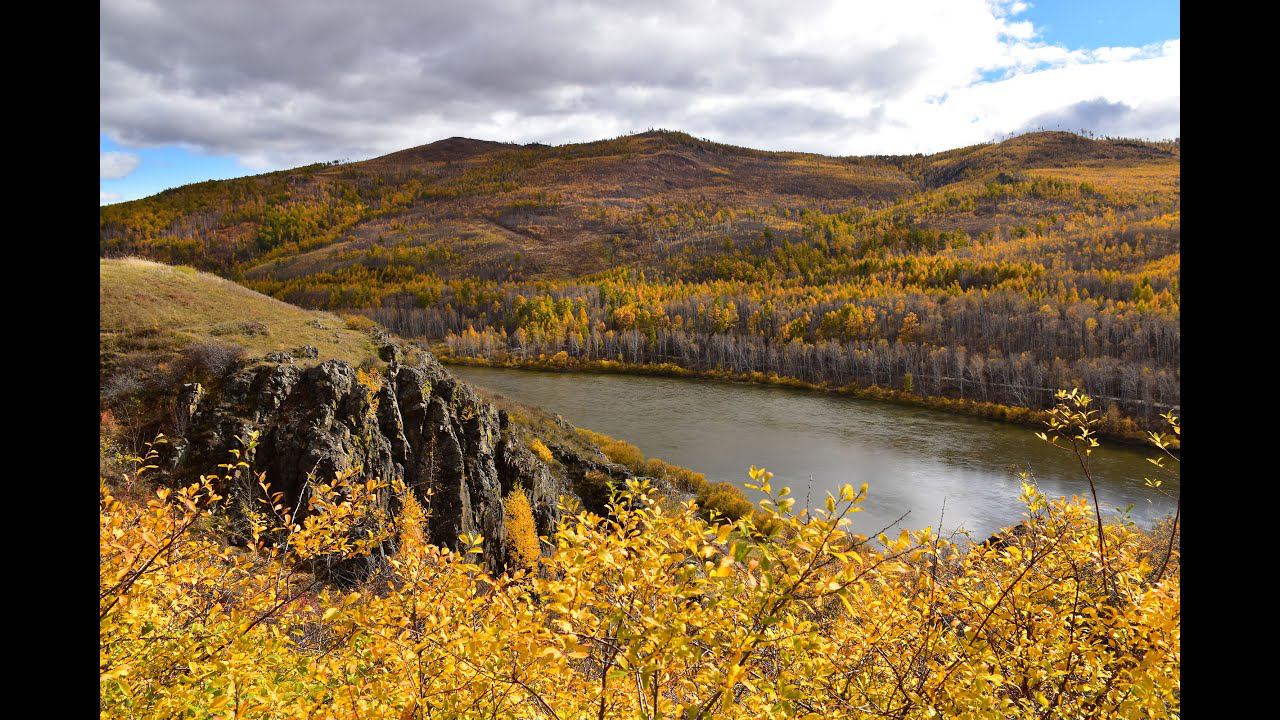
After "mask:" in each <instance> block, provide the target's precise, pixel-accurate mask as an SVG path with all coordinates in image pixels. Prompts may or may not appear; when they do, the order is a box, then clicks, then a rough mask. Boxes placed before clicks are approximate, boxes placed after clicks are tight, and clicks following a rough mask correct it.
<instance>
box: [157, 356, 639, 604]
mask: <svg viewBox="0 0 1280 720" xmlns="http://www.w3.org/2000/svg"><path fill="white" fill-rule="evenodd" d="M380 381H381V386H380V387H379V388H378V389H377V390H376V391H375V392H370V390H369V389H368V388H367V387H366V386H365V385H364V384H362V383H360V382H358V381H357V380H356V371H355V369H354V368H352V367H351V366H350V365H349V364H347V363H345V362H342V361H339V360H326V361H324V362H322V363H320V364H318V365H316V366H315V367H311V368H305V369H304V368H301V367H299V366H297V365H293V364H276V365H258V366H255V367H249V368H244V369H241V370H238V371H235V372H232V373H231V374H230V375H229V376H227V377H225V378H223V379H222V381H221V382H219V383H218V384H217V389H216V390H213V391H210V392H209V393H208V394H207V397H205V398H204V399H203V400H202V401H200V403H199V405H200V410H199V411H198V412H196V413H194V414H193V417H192V421H191V423H190V427H189V428H188V430H187V433H186V437H185V438H184V439H183V441H184V444H185V447H186V449H185V451H184V452H183V453H182V457H181V459H180V462H177V463H175V468H174V471H173V473H172V480H173V481H174V482H182V481H188V482H189V481H190V480H192V479H194V478H195V477H196V476H198V475H199V474H201V473H206V474H207V473H212V472H216V471H217V467H218V465H219V464H221V463H225V462H227V459H228V451H229V450H230V449H232V448H238V447H241V443H243V441H244V440H245V439H246V438H247V437H248V435H249V433H250V432H251V431H255V430H256V431H258V433H259V439H258V446H257V449H256V451H255V453H254V455H253V457H252V461H251V464H252V470H253V473H254V474H256V473H259V472H264V473H266V480H267V482H268V483H269V485H270V488H271V491H272V492H279V493H281V494H282V496H283V502H284V503H285V504H286V505H287V506H289V507H303V508H305V504H306V493H307V487H308V483H309V479H310V478H329V477H332V476H333V475H334V474H336V473H338V472H341V471H344V470H349V469H355V470H356V478H358V479H362V480H363V479H369V478H378V479H383V480H389V479H393V478H402V479H403V480H404V481H405V484H406V486H407V487H408V488H409V489H410V490H411V491H412V492H413V493H414V494H415V496H416V497H417V498H418V500H419V501H420V502H421V503H422V504H423V506H424V508H427V509H429V510H430V513H429V515H428V518H427V521H426V523H427V528H426V530H427V536H428V537H429V538H430V540H431V542H433V543H436V544H438V545H441V546H446V547H451V548H454V549H458V548H460V547H461V538H462V536H463V535H465V534H467V533H480V534H481V535H483V536H484V538H485V542H484V562H485V564H486V565H487V566H488V568H489V569H490V570H492V571H494V572H500V571H501V570H502V569H504V568H505V567H506V564H507V548H506V527H505V520H506V518H505V512H504V509H503V502H502V500H503V497H504V496H505V495H506V494H507V493H510V492H511V491H512V490H513V489H515V488H516V487H520V488H523V489H524V490H526V492H528V494H529V498H530V501H531V504H532V505H533V509H534V517H535V520H536V522H537V526H538V530H539V532H542V533H547V532H550V530H551V529H552V528H553V527H554V525H555V523H556V520H557V519H558V515H557V513H558V511H557V501H558V499H559V497H560V495H562V494H564V493H565V492H566V491H567V490H568V488H566V487H565V485H564V483H563V482H562V481H560V480H558V479H556V478H555V477H554V475H553V474H552V473H551V472H550V470H549V469H548V468H547V466H546V464H544V463H543V462H542V461H541V460H539V459H538V458H537V457H536V456H535V455H533V453H532V452H530V451H529V450H528V449H527V448H526V447H524V445H523V443H522V442H521V441H520V439H519V438H518V437H517V436H516V434H515V433H514V432H512V431H511V428H510V427H509V426H508V424H507V420H506V418H505V416H503V415H501V414H500V413H499V412H498V411H497V409H496V408H494V407H493V406H492V405H490V404H489V403H487V402H485V401H484V400H482V399H481V398H480V397H479V396H477V395H476V394H475V393H474V392H473V391H472V390H471V388H470V387H469V386H467V385H466V384H464V383H461V382H459V381H458V380H457V379H456V378H454V377H453V375H451V374H450V373H449V372H448V371H447V370H446V369H445V368H444V367H443V366H442V365H440V363H439V362H438V361H436V359H435V358H434V357H433V356H431V355H430V353H426V352H424V353H422V360H421V361H420V363H419V364H418V365H416V366H413V367H408V366H392V367H389V368H386V369H385V370H384V371H382V374H381V375H380ZM562 455H563V456H564V457H565V458H567V459H566V460H564V461H563V462H564V463H565V466H566V467H567V468H569V472H570V475H571V476H572V474H573V473H575V472H576V473H577V476H578V478H579V481H581V479H582V478H584V477H585V474H586V472H588V470H591V469H597V468H598V467H601V466H600V464H599V463H596V462H594V461H586V464H582V463H579V462H578V460H577V457H576V455H573V454H572V452H571V451H566V450H562ZM605 471H606V472H607V473H614V474H617V469H616V468H605ZM252 475H253V474H248V477H249V478H250V479H252ZM610 476H611V477H612V475H610ZM255 484H256V482H245V483H242V484H241V486H239V487H237V488H225V489H224V490H225V491H226V492H225V493H224V494H227V495H228V497H230V498H231V499H232V503H231V505H232V506H233V507H235V506H237V505H238V504H242V503H246V502H247V503H254V502H256V501H257V497H256V496H255V493H260V490H258V489H256V487H255ZM605 499H606V500H607V497H606V498H605ZM377 502H378V503H379V505H381V506H382V507H384V508H385V509H387V510H390V511H392V512H394V511H395V510H396V509H397V508H396V503H395V501H394V498H393V497H392V495H391V493H390V491H385V492H384V493H383V494H382V495H381V496H379V498H378V499H377ZM584 505H586V506H587V507H590V508H603V504H602V503H601V502H599V497H598V493H594V494H592V501H591V502H590V503H587V502H584ZM371 562H372V561H371ZM340 569H341V571H342V572H347V573H351V574H352V575H351V576H350V577H358V576H359V573H360V572H361V571H362V570H361V567H356V566H352V565H351V564H350V563H348V564H347V565H345V566H343V567H342V568H340ZM329 570H330V571H331V572H337V570H335V569H334V568H329ZM335 577H336V576H335ZM339 579H341V578H339Z"/></svg>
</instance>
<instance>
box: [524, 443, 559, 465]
mask: <svg viewBox="0 0 1280 720" xmlns="http://www.w3.org/2000/svg"><path fill="white" fill-rule="evenodd" d="M529 449H530V450H532V451H533V454H534V455H537V456H538V459H539V460H541V461H542V462H544V463H550V462H552V461H554V460H555V458H554V457H553V456H552V455H551V450H550V449H549V448H547V445H546V443H544V442H542V441H541V440H539V439H538V438H533V439H532V440H530V441H529Z"/></svg>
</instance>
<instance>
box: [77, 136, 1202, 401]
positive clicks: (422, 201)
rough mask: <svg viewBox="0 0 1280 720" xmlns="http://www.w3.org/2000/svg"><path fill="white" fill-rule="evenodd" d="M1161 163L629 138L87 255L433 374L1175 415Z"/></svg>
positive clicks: (158, 213) (1174, 208)
mask: <svg viewBox="0 0 1280 720" xmlns="http://www.w3.org/2000/svg"><path fill="white" fill-rule="evenodd" d="M1180 155H1181V153H1180V148H1179V146H1178V144H1177V143H1176V142H1173V143H1149V142H1140V141H1130V140H1096V139H1089V138H1085V137H1081V136H1077V135H1073V134H1069V133H1032V134H1027V135H1022V136H1019V137H1015V138H1013V139H1010V140H1007V141H1004V142H1001V143H997V144H986V145H977V146H972V147H967V148H960V149H957V150H951V151H947V152H943V153H938V154H934V155H916V156H877V157H828V156H822V155H813V154H804V153H787V152H763V151H758V150H752V149H748V148H740V147H732V146H727V145H722V144H717V143H713V142H709V141H705V140H699V139H696V138H693V137H691V136H689V135H686V134H683V133H675V132H649V133H642V134H639V135H632V136H626V137H621V138H616V139H613V140H605V141H600V142H593V143H584V144H575V145H565V146H559V147H550V146H545V145H525V146H518V145H510V144H503V143H493V142H485V141H479V140H469V139H465V138H451V139H448V140H442V141H439V142H435V143H432V144H429V145H424V146H421V147H418V148H412V149H409V150H404V151H401V152H397V153H393V154H391V155H387V156H384V157H380V158H375V159H372V160H368V161H364V162H359V163H350V164H317V165H312V166H307V167H303V168H298V169H295V170H290V171H284V172H278V173H271V174H267V175H261V176H257V177H251V178H242V179H237V180H228V181H218V182H206V183H198V184H194V185H189V186H186V187H182V188H178V189H175V190H170V191H166V192H164V193H160V194H159V195H156V196H153V197H150V198H146V199H144V200H139V201H135V202H130V203H121V204H118V205H111V206H107V207H104V208H102V210H101V232H100V252H101V254H102V255H103V256H119V255H142V256H146V257H150V258H153V259H157V260H161V261H164V262H168V263H174V264H190V265H194V266H196V267H199V268H202V269H208V270H213V271H215V272H218V273H221V274H223V275H225V276H228V277H232V278H235V279H237V280H239V281H241V282H243V283H245V284H246V285H248V286H250V287H252V288H254V289H256V290H259V291H261V292H265V293H267V294H270V295H274V296H276V297H278V298H281V299H284V300H288V301H290V302H293V303H296V304H301V305H304V306H309V307H317V308H327V309H355V310H361V311H364V312H366V313H368V314H370V315H372V316H374V317H375V318H376V319H378V320H379V321H381V322H383V323H384V324H386V325H388V326H389V327H390V328H392V329H393V330H395V331H397V332H399V333H401V334H404V335H410V336H419V337H428V338H432V339H436V340H447V342H448V343H449V348H450V349H451V351H452V352H453V353H455V354H462V355H472V356H485V357H490V358H497V359H499V360H510V359H511V358H513V357H514V358H515V359H517V360H527V359H529V358H532V357H536V356H537V355H539V354H543V355H554V354H556V353H558V352H564V353H565V357H567V358H568V359H569V361H570V362H575V361H576V362H593V361H599V360H613V361H616V360H623V361H626V362H634V363H655V362H671V363H675V364H677V365H681V366H684V367H687V368H691V369H722V370H727V371H731V372H751V371H754V372H762V373H777V374H779V375H783V376H789V377H796V378H800V379H802V380H807V381H811V382H821V383H826V384H832V385H844V384H850V383H852V384H857V385H863V386H866V385H877V386H879V387H885V388H891V389H894V390H897V391H902V392H910V393H916V394H924V395H942V396H950V397H961V398H965V399H966V400H978V401H985V402H995V403H1002V404H1007V405H1015V406H1025V407H1038V406H1044V405H1045V404H1047V403H1048V401H1049V398H1050V395H1051V391H1052V389H1054V388H1056V387H1069V386H1073V385H1075V386H1080V387H1084V388H1086V389H1088V390H1089V391H1090V392H1091V393H1092V394H1094V395H1096V396H1099V397H1102V398H1104V399H1106V400H1105V402H1107V403H1108V404H1110V405H1114V406H1115V407H1114V408H1112V409H1111V413H1112V415H1113V416H1117V417H1118V416H1119V415H1121V414H1123V415H1126V416H1129V417H1132V418H1136V419H1138V420H1139V421H1144V422H1145V421H1150V420H1152V419H1154V416H1155V413H1158V412H1160V411H1162V410H1165V409H1167V408H1168V407H1171V406H1176V405H1177V404H1178V402H1179V395H1178V379H1179V369H1178V354H1179V349H1180V334H1179V329H1178V319H1179V302H1180V289H1179V280H1178V278H1179V244H1180V235H1181V230H1180V192H1179V176H1180Z"/></svg>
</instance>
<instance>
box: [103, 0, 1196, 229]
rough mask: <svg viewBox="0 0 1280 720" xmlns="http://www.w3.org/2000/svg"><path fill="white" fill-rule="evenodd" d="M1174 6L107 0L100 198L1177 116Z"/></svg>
mask: <svg viewBox="0 0 1280 720" xmlns="http://www.w3.org/2000/svg"><path fill="white" fill-rule="evenodd" d="M1178 15H1179V5H1178V2H1176V1H1174V2H1164V1H1157V0H1127V1H1126V0H1111V1H1110V2H1102V1H1099V0H1053V1H1050V0H1039V1H1036V2H1032V1H1026V0H894V2H883V1H882V0H787V1H785V2H784V1H783V0H733V1H728V0H707V1H706V2H689V0H458V1H453V0H432V1H431V2H424V1H423V0H379V1H377V2H365V3H351V2H346V1H345V0H276V1H275V2H270V3H258V2H249V1H248V0H228V1H227V2H214V3H210V2H203V3H202V2H163V3H162V2H160V1H158V0H102V1H101V37H100V39H101V45H100V70H99V72H100V86H101V90H100V110H99V137H100V142H99V145H100V149H99V153H100V164H101V176H100V188H99V192H100V202H101V203H102V204H106V203H111V202H119V201H124V200H132V199H136V198H140V197H145V196H147V195H152V194H154V193H157V192H160V191H161V190H164V189H167V188H171V187H177V186H179V185H183V184H186V183H190V182H199V181H203V180H209V179H222V178H229V177H239V176H243V175H250V174H256V173H261V172H268V171H271V170H279V169H283V168H289V167H296V166H299V165H305V164H308V163H313V162H320V161H328V160H361V159H365V158H369V157H376V156H378V155H382V154H386V153H388V152H394V151H396V150H400V149H404V148H407V147H413V146H417V145H422V144H425V143H429V142H433V141H435V140H439V139H442V138H447V137H452V136H464V137H472V138H480V139H486V140H499V141H504V142H518V143H528V142H542V143H549V144H561V143H568V142H585V141H591V140H599V139H602V138H609V137H616V136H618V135H623V134H628V133H633V132H643V131H645V130H648V129H653V128H665V129H670V130H683V131H685V132H688V133H691V134H693V135H695V136H697V137H705V138H710V139H712V140H716V141H719V142H725V143H730V144H734V145H745V146H749V147H755V148H762V149H767V150H802V151H809V152H819V153H824V154H828V155H861V154H898V153H916V152H936V151H939V150H945V149H949V148H953V147H960V146H964V145H971V144H974V143H980V142H986V141H989V140H995V139H999V138H1002V137H1006V136H1008V135H1010V134H1013V133H1018V132H1025V131H1028V130H1037V129H1046V130H1053V129H1062V130H1075V131H1078V130H1088V131H1090V132H1093V133H1096V134H1098V135H1112V136H1117V135H1119V136H1126V137H1143V138H1151V139H1164V138H1174V137H1178V136H1179V135H1180V107H1181V105H1180V93H1179V76H1180V40H1179V35H1180V25H1179V17H1178Z"/></svg>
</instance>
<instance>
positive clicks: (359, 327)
mask: <svg viewBox="0 0 1280 720" xmlns="http://www.w3.org/2000/svg"><path fill="white" fill-rule="evenodd" d="M342 322H343V323H345V324H346V326H347V329H348V330H356V331H359V332H368V331H370V330H372V329H374V328H375V327H377V326H378V323H376V322H374V321H373V320H372V319H370V318H368V317H367V316H364V315H343V316H342Z"/></svg>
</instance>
